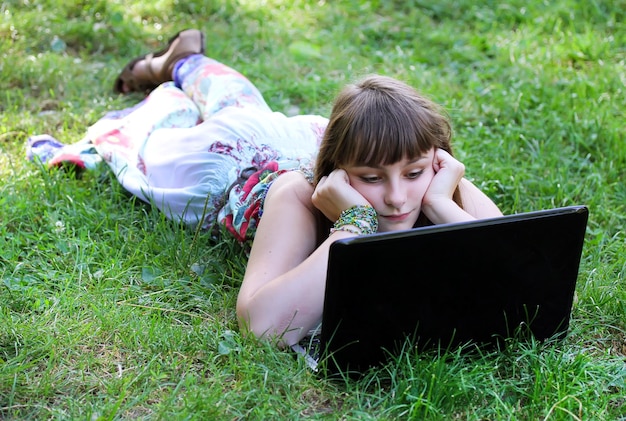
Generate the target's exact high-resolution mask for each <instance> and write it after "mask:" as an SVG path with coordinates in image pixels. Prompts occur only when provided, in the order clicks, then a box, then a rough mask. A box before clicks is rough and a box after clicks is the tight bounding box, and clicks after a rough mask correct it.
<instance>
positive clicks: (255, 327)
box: [237, 297, 302, 348]
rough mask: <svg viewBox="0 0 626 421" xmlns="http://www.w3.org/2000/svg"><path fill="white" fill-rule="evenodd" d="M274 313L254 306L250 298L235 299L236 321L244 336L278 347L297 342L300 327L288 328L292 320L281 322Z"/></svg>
mask: <svg viewBox="0 0 626 421" xmlns="http://www.w3.org/2000/svg"><path fill="white" fill-rule="evenodd" d="M280 320H281V319H280V317H279V315H278V314H276V313H272V312H268V311H263V310H262V309H259V308H255V307H254V305H253V303H252V302H251V300H246V299H242V298H241V297H239V298H238V299H237V321H238V323H239V329H240V331H241V332H242V334H243V335H244V336H249V335H252V336H253V337H255V338H256V339H260V340H264V341H269V342H271V343H273V344H275V345H276V346H278V347H279V348H284V347H286V346H289V345H292V344H294V343H297V342H298V340H299V339H300V337H301V336H302V335H301V334H300V333H301V331H302V329H293V328H290V326H291V324H292V322H293V320H291V319H290V320H289V321H287V322H281V321H280Z"/></svg>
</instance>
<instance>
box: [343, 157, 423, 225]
mask: <svg viewBox="0 0 626 421" xmlns="http://www.w3.org/2000/svg"><path fill="white" fill-rule="evenodd" d="M434 156H435V149H434V148H432V149H430V150H429V151H428V152H426V153H425V154H423V155H422V156H419V157H417V158H415V159H408V158H405V159H402V160H401V161H398V162H396V163H394V164H390V165H380V166H374V167H370V166H348V167H345V168H344V169H345V171H346V172H347V173H348V177H349V179H350V185H351V186H352V187H353V188H355V189H356V190H357V191H358V192H359V193H360V194H361V195H363V197H365V199H366V200H367V201H368V202H369V203H370V204H371V205H372V206H373V207H374V209H376V212H377V213H378V231H379V232H385V231H398V230H405V229H410V228H412V227H413V225H414V224H415V222H416V221H417V218H418V217H419V214H420V211H421V209H422V199H423V198H424V194H425V193H426V191H427V190H428V186H429V185H430V182H431V181H432V179H433V177H434V176H435V171H434V169H433V159H434Z"/></svg>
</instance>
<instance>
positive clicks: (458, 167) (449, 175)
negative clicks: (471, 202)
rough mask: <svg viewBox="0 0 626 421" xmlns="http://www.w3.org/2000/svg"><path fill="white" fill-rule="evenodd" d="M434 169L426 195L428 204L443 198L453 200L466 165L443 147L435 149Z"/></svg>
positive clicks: (425, 200) (425, 199) (425, 198)
mask: <svg viewBox="0 0 626 421" xmlns="http://www.w3.org/2000/svg"><path fill="white" fill-rule="evenodd" d="M433 170H434V171H435V176H434V177H433V179H432V181H431V182H430V185H429V186H428V190H427V191H426V194H425V195H424V202H425V204H427V205H428V204H432V203H434V202H436V201H437V200H441V199H447V200H451V199H452V195H453V194H454V191H455V190H456V188H457V186H458V185H459V182H460V181H461V179H462V178H463V175H464V174H465V166H464V165H463V164H462V163H461V162H459V161H458V160H457V159H455V158H454V157H453V156H452V155H450V154H449V153H448V152H446V151H444V150H443V149H437V150H435V155H434V158H433Z"/></svg>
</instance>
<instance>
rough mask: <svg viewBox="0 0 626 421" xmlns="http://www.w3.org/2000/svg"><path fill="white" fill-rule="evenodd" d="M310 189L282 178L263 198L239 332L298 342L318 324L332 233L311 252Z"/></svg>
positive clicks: (296, 179)
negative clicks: (246, 331) (245, 331)
mask: <svg viewBox="0 0 626 421" xmlns="http://www.w3.org/2000/svg"><path fill="white" fill-rule="evenodd" d="M312 194H313V188H312V187H311V185H310V184H309V183H308V182H307V181H306V180H305V178H304V177H303V176H302V174H299V173H297V172H293V173H287V174H283V175H282V176H281V177H279V178H278V179H277V180H276V181H275V182H274V183H273V184H272V186H271V187H270V190H269V192H268V195H267V197H266V199H265V204H264V210H263V218H261V222H260V223H259V227H258V229H257V232H256V235H255V239H254V242H253V245H252V250H251V252H250V259H249V261H248V266H247V268H246V273H245V275H244V279H243V284H242V286H241V290H240V292H239V296H238V299H237V315H238V317H239V321H240V324H241V326H242V328H243V329H244V330H248V331H250V332H252V333H253V334H254V335H256V336H258V337H268V338H280V343H281V344H282V345H291V344H294V343H296V342H297V341H298V340H300V339H301V338H302V337H303V336H305V335H306V334H307V332H308V331H309V330H310V329H312V328H314V327H316V326H317V324H319V322H320V321H321V317H322V309H323V302H324V290H325V281H326V267H327V265H328V248H329V247H330V244H331V243H332V242H333V241H335V240H336V239H339V238H344V237H348V236H351V235H353V234H350V233H347V232H336V233H334V234H333V235H332V236H331V237H329V238H328V239H327V240H326V241H325V242H324V243H323V244H322V245H321V246H320V247H318V248H317V249H315V242H316V219H315V208H314V206H313V204H312V203H311V195H312Z"/></svg>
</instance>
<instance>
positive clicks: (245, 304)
mask: <svg viewBox="0 0 626 421" xmlns="http://www.w3.org/2000/svg"><path fill="white" fill-rule="evenodd" d="M237 321H238V323H239V329H240V330H241V332H242V333H243V334H244V335H245V336H249V335H252V336H254V337H255V338H257V339H271V338H273V337H275V336H276V334H275V332H274V329H273V327H272V324H271V322H270V320H268V318H267V317H261V316H260V315H258V314H257V312H255V311H254V308H253V307H252V305H251V303H250V300H249V299H242V298H241V297H239V298H238V299H237Z"/></svg>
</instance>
